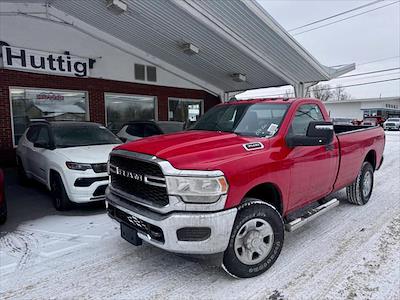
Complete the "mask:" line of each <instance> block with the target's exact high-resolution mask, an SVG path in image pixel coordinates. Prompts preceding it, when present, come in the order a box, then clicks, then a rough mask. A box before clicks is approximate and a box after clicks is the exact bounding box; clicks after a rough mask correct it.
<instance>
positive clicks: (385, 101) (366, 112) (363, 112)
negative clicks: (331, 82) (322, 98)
mask: <svg viewBox="0 0 400 300" xmlns="http://www.w3.org/2000/svg"><path fill="white" fill-rule="evenodd" d="M325 106H326V109H327V110H328V112H329V115H330V116H331V118H349V119H357V120H362V119H363V118H364V117H367V116H381V117H383V118H385V119H387V118H390V117H400V97H382V98H366V99H351V100H345V101H326V102H325Z"/></svg>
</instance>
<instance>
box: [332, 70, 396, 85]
mask: <svg viewBox="0 0 400 300" xmlns="http://www.w3.org/2000/svg"><path fill="white" fill-rule="evenodd" d="M391 75H400V72H399V71H395V72H389V73H386V74H380V75H374V76H365V77H362V78H359V77H354V78H344V79H343V80H345V82H346V83H347V82H353V81H357V80H364V79H370V78H378V77H384V76H391ZM337 79H341V77H338V78H334V79H332V80H331V81H333V80H337Z"/></svg>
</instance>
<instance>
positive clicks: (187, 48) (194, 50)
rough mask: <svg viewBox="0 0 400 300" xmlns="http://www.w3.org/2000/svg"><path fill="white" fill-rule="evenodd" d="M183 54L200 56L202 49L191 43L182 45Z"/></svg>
mask: <svg viewBox="0 0 400 300" xmlns="http://www.w3.org/2000/svg"><path fill="white" fill-rule="evenodd" d="M182 49H183V52H185V53H186V54H188V55H194V54H199V52H200V49H199V48H198V47H196V46H195V45H193V44H191V43H185V44H183V45H182Z"/></svg>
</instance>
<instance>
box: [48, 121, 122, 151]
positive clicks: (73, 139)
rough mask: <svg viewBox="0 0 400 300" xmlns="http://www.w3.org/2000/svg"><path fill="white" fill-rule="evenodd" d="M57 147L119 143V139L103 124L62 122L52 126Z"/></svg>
mask: <svg viewBox="0 0 400 300" xmlns="http://www.w3.org/2000/svg"><path fill="white" fill-rule="evenodd" d="M53 134H54V143H55V145H56V147H57V148H66V147H79V146H94V145H107V144H121V141H120V140H119V139H118V138H117V137H116V136H115V135H114V134H113V133H111V131H109V130H108V129H107V128H105V127H104V126H100V125H98V126H96V125H84V124H82V125H81V124H79V125H77V124H71V125H69V124H63V125H61V126H54V127H53Z"/></svg>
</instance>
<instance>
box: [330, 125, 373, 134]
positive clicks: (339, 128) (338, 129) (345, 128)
mask: <svg viewBox="0 0 400 300" xmlns="http://www.w3.org/2000/svg"><path fill="white" fill-rule="evenodd" d="M374 127H376V126H365V125H364V126H363V125H334V126H333V128H334V130H335V133H336V134H342V133H350V132H352V131H356V130H363V129H371V128H374Z"/></svg>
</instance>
